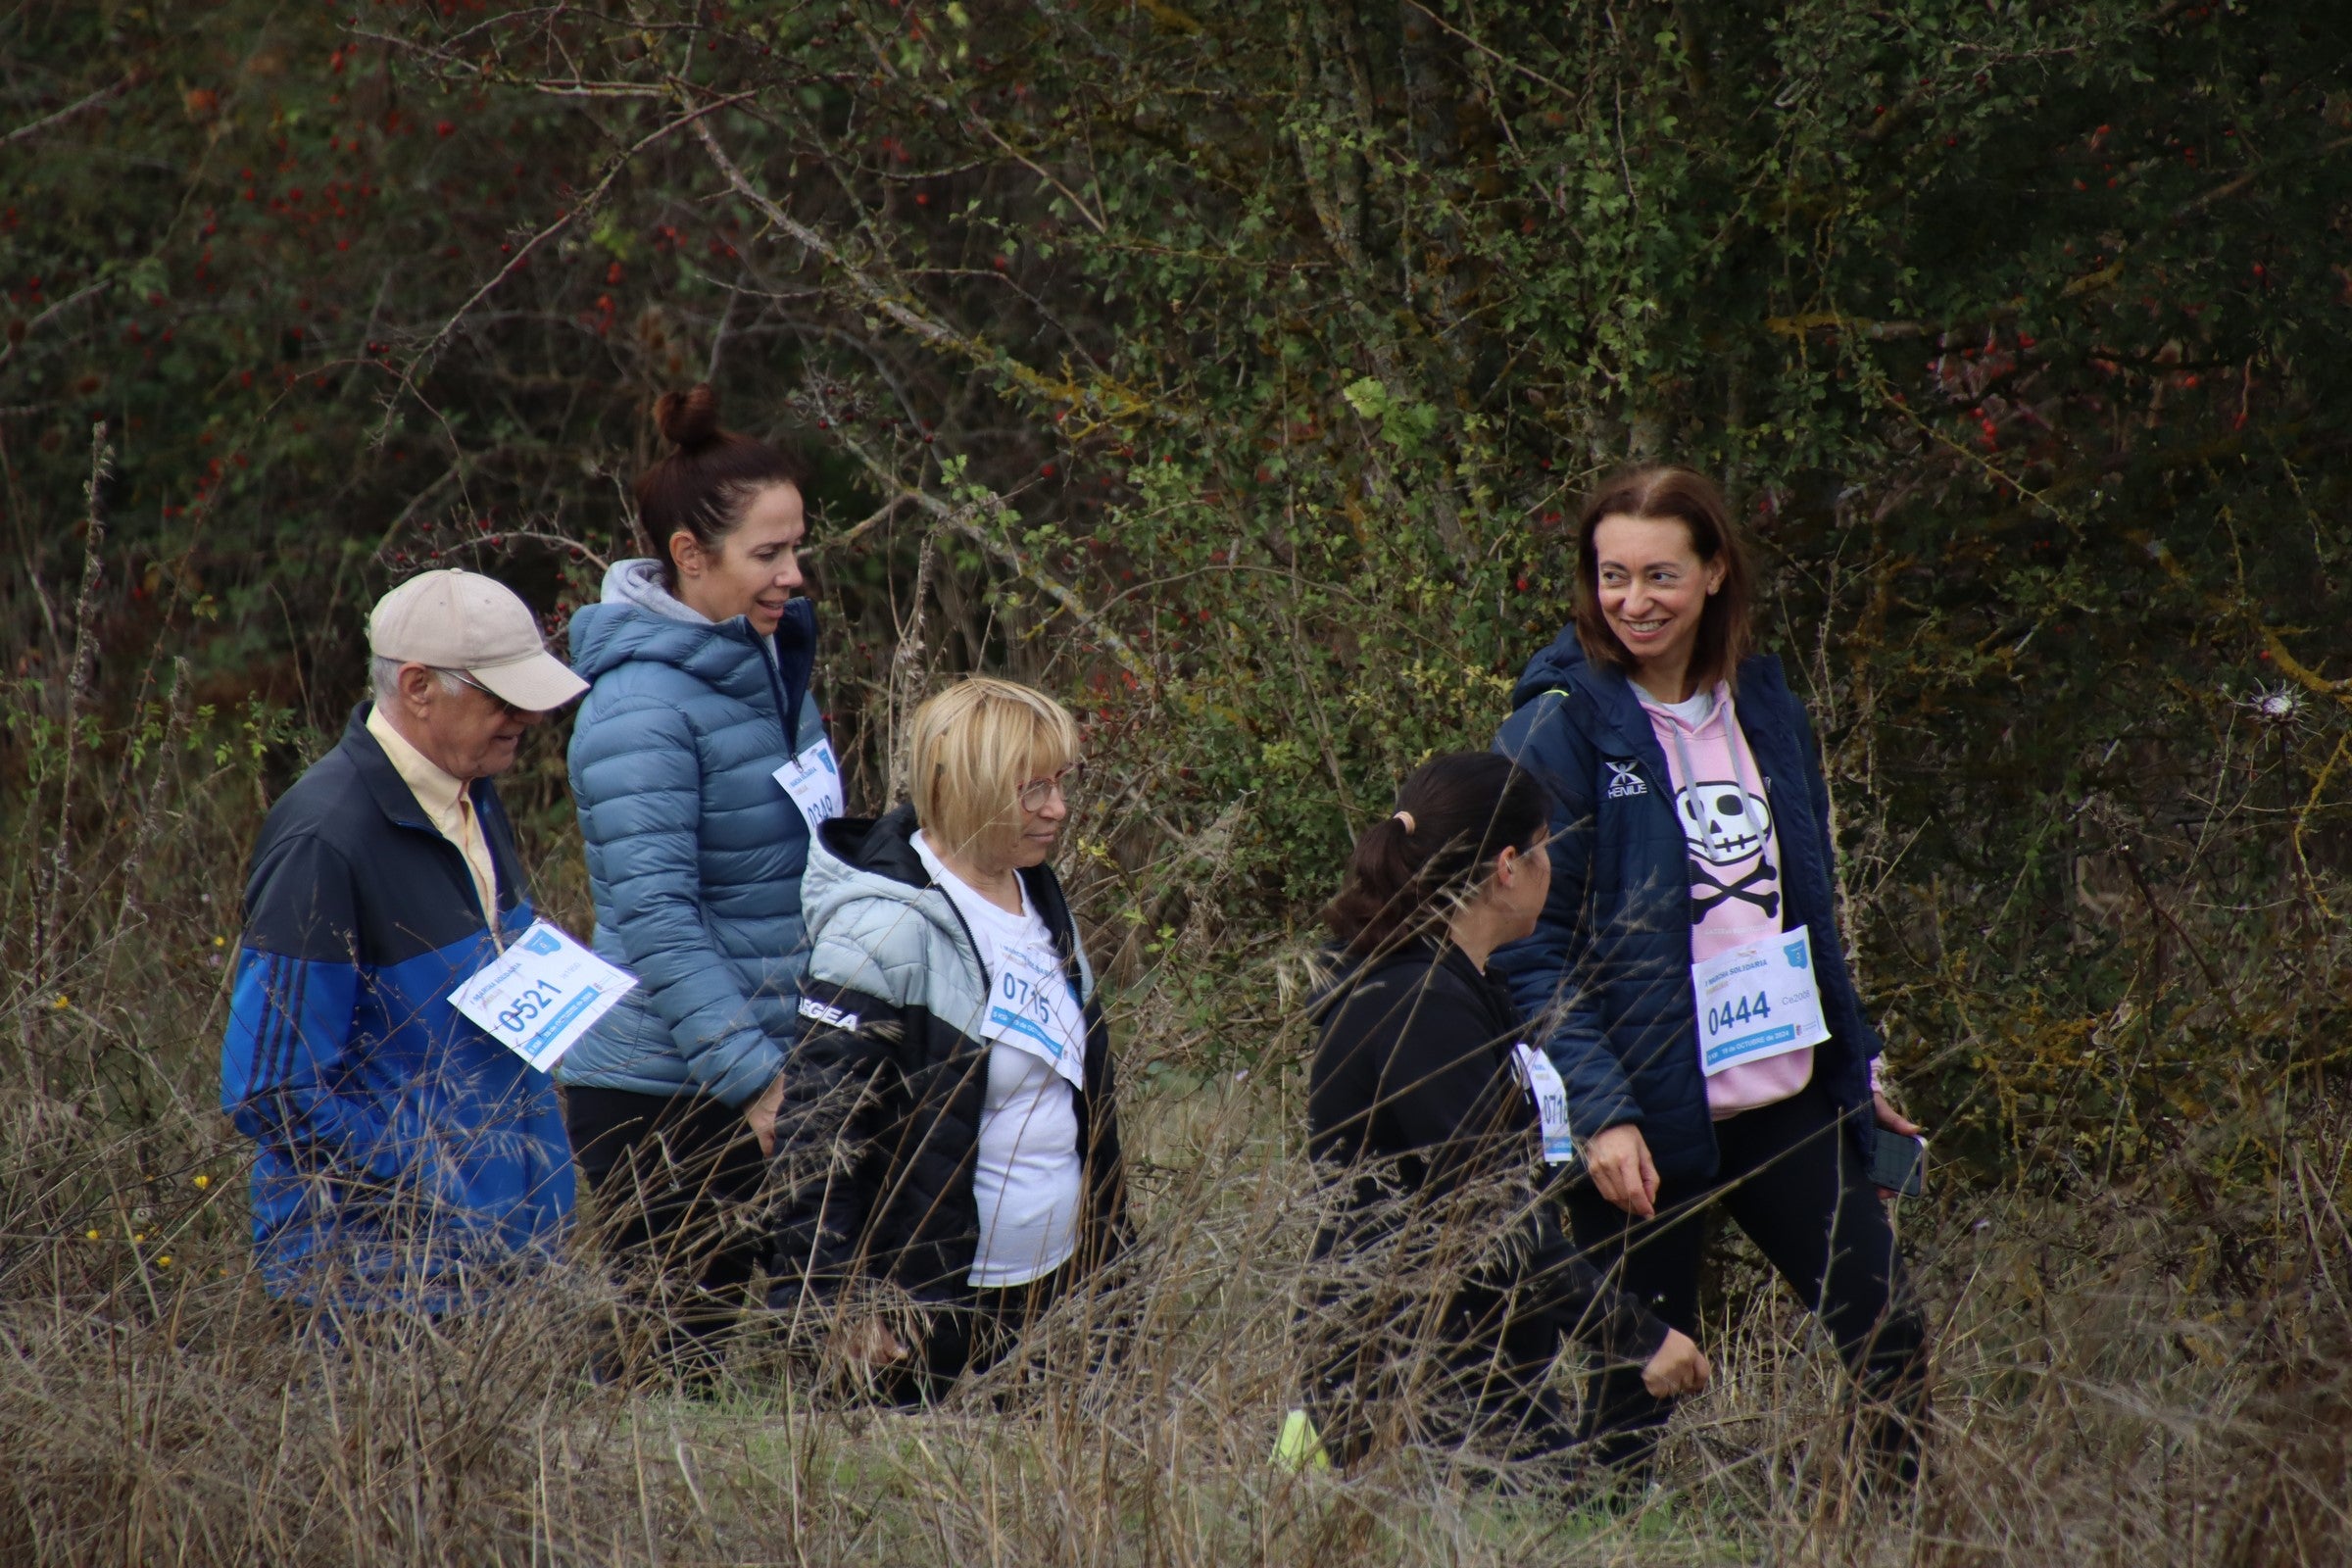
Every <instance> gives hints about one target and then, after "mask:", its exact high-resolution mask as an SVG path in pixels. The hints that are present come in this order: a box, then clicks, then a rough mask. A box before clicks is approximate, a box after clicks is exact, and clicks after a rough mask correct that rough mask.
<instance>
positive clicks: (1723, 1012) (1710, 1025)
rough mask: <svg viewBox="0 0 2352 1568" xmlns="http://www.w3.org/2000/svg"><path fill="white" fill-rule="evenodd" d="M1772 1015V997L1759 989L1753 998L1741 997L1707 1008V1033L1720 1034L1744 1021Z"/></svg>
mask: <svg viewBox="0 0 2352 1568" xmlns="http://www.w3.org/2000/svg"><path fill="white" fill-rule="evenodd" d="M1771 1016H1772V999H1771V998H1769V997H1767V996H1766V995H1765V994H1764V993H1763V992H1761V991H1759V992H1757V993H1756V994H1755V996H1754V997H1753V998H1749V997H1739V998H1736V999H1734V1000H1733V1001H1730V1002H1727V1003H1724V1004H1723V1005H1721V1006H1717V1007H1709V1008H1708V1009H1707V1033H1709V1034H1712V1035H1719V1034H1721V1033H1723V1032H1724V1031H1725V1030H1726V1029H1736V1028H1738V1027H1739V1026H1740V1025H1741V1024H1743V1023H1752V1022H1755V1021H1756V1020H1758V1019H1762V1018H1769V1017H1771Z"/></svg>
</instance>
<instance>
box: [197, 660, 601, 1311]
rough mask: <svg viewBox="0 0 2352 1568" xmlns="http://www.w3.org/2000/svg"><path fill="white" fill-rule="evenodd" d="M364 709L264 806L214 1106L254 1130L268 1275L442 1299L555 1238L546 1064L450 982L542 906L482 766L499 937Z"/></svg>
mask: <svg viewBox="0 0 2352 1568" xmlns="http://www.w3.org/2000/svg"><path fill="white" fill-rule="evenodd" d="M367 715H368V708H367V706H366V705H362V706H361V708H360V709H359V710H358V711H356V712H354V713H353V715H352V718H351V723H350V725H349V726H348V727H347V728H346V729H345V730H344V732H343V739H342V741H341V743H340V744H338V745H337V746H336V747H335V749H334V750H333V751H331V752H329V753H327V754H326V756H324V757H322V758H320V759H319V761H318V762H317V763H316V764H314V765H313V766H312V767H311V769H310V770H309V771H308V772H306V773H305V774H303V776H302V777H301V778H300V779H299V780H297V781H296V783H295V784H294V787H293V788H292V789H290V790H288V791H287V792H286V793H285V794H284V796H282V797H281V798H280V799H279V800H278V802H277V804H276V805H275V806H274V807H273V808H271V809H270V816H269V820H268V821H267V822H265V823H264V824H263V827H262V836H261V842H260V843H259V844H258V845H257V846H256V847H255V849H254V854H253V869H252V873H251V877H250V879H249V880H248V881H247V883H246V887H245V938H244V945H243V948H242V951H240V952H239V954H238V956H237V976H236V989H235V993H234V995H233V997H232V999H231V1001H230V1004H229V1018H228V1033H227V1036H226V1038H225V1039H223V1040H222V1041H221V1108H222V1109H223V1110H225V1111H227V1112H228V1114H229V1116H230V1117H231V1118H232V1119H233V1120H234V1121H235V1122H236V1124H237V1127H238V1129H239V1130H240V1131H242V1132H244V1133H245V1134H246V1135H247V1136H249V1137H251V1138H252V1139H253V1140H254V1141H255V1143H256V1144H258V1145H259V1146H260V1152H259V1153H258V1155H257V1157H256V1158H255V1161H254V1167H253V1237H254V1249H255V1251H256V1252H257V1253H258V1255H259V1257H260V1260H261V1264H262V1268H263V1272H264V1276H265V1278H266V1279H267V1281H268V1283H269V1286H270V1290H271V1292H272V1293H273V1294H276V1295H280V1296H291V1297H295V1298H297V1299H317V1298H318V1296H319V1293H320V1292H321V1291H322V1290H326V1289H330V1288H331V1290H332V1293H333V1296H334V1298H335V1299H338V1300H347V1301H357V1302H360V1303H362V1304H365V1303H366V1302H367V1301H368V1299H371V1298H373V1299H379V1300H381V1301H383V1302H385V1303H389V1302H391V1301H394V1300H397V1301H400V1302H403V1303H405V1304H411V1305H421V1306H425V1307H427V1308H438V1307H440V1306H445V1305H448V1304H451V1303H452V1302H453V1300H454V1299H456V1297H457V1293H458V1292H459V1291H461V1290H462V1288H463V1282H462V1280H461V1279H460V1278H459V1276H460V1274H461V1273H471V1272H473V1271H475V1270H490V1271H497V1270H500V1269H503V1268H510V1267H512V1266H513V1265H514V1264H515V1263H516V1262H518V1261H522V1262H529V1261H537V1260H541V1259H544V1258H545V1257H547V1256H549V1255H552V1253H553V1251H554V1250H555V1248H556V1246H557V1245H558V1243H559V1242H560V1240H561V1238H562V1234H563V1230H564V1222H565V1220H566V1218H567V1217H568V1216H569V1214H570V1212H571V1206H572V1171H571V1150H570V1146H569V1144H568V1143H567V1142H566V1140H565V1138H564V1117H563V1112H562V1110H561V1109H560V1108H559V1106H558V1104H557V1101H556V1089H555V1084H554V1082H553V1080H551V1079H550V1078H549V1077H548V1076H547V1074H545V1073H542V1072H538V1071H535V1070H533V1069H532V1067H531V1066H530V1065H529V1064H528V1063H527V1062H525V1061H524V1060H523V1059H522V1058H521V1057H520V1056H517V1055H515V1054H514V1053H513V1052H511V1051H509V1050H507V1049H506V1048H505V1047H503V1046H501V1045H499V1044H498V1043H497V1042H496V1041H494V1040H492V1039H491V1038H490V1036H489V1035H487V1034H485V1033H484V1032H483V1031H482V1030H481V1029H479V1028H477V1027H476V1026H475V1025H474V1024H473V1023H472V1022H470V1021H469V1020H468V1019H466V1016H465V1015H464V1014H462V1013H460V1012H459V1011H458V1010H457V1007H456V1006H455V1005H454V1003H453V1001H452V995H453V993H454V992H455V991H456V989H457V988H458V986H459V985H460V984H461V983H462V982H464V981H465V980H466V979H468V978H469V977H471V976H472V975H473V974H474V973H475V971H477V970H478V969H480V968H481V967H482V965H483V964H484V963H486V962H488V961H489V959H490V958H491V957H492V956H494V955H495V954H496V952H497V951H498V948H499V946H503V943H504V942H506V941H512V940H513V939H514V938H515V937H516V936H519V935H520V934H521V933H522V932H523V931H524V930H525V929H527V928H528V927H529V925H530V924H531V921H532V919H533V914H532V910H531V906H530V901H529V899H528V898H527V897H526V896H525V894H524V892H523V879H522V869H521V865H520V862H519V861H518V860H517V859H516V858H515V833H514V828H513V825H512V824H511V823H510V822H509V821H508V820H507V813H506V809H505V808H504V807H503V806H502V805H500V803H499V799H498V792H497V791H496V790H495V789H494V788H492V787H491V784H490V781H489V780H487V779H477V780H475V781H474V782H473V783H472V784H471V785H470V786H469V791H470V794H471V796H472V800H473V809H474V811H475V813H476V819H477V820H478V821H479V822H480V824H481V828H482V834H483V837H484V838H485V839H486V840H487V841H488V843H489V846H490V854H491V858H492V861H493V863H494V865H495V866H496V868H497V873H498V903H499V908H498V919H499V928H500V931H501V932H502V933H503V937H502V942H501V943H499V944H494V943H493V942H492V940H491V935H490V928H489V925H488V922H487V921H486V920H485V918H484V916H483V911H482V907H481V900H480V898H479V896H478V895H477V894H476V893H475V891H474V885H473V879H472V876H471V874H470V873H469V872H468V871H467V869H466V861H465V858H464V857H463V856H462V855H461V854H460V853H459V850H458V847H457V846H456V845H454V844H452V843H450V842H449V840H447V839H445V838H443V837H442V836H441V834H440V833H439V832H438V831H437V830H436V829H435V828H434V827H433V825H432V824H431V822H429V821H428V820H426V818H425V814H424V811H423V809H422V808H420V807H419V806H418V805H417V798H416V796H415V795H414V794H412V793H411V792H410V790H409V787H408V785H407V784H406V783H405V782H403V781H402V779H401V777H400V774H399V773H398V772H396V771H395V770H394V769H393V766H392V763H391V761H390V760H389V759H387V758H386V757H385V756H384V751H383V748H382V747H381V746H379V745H377V744H376V741H375V738H374V737H373V736H372V735H369V734H368V730H367V725H366V720H367Z"/></svg>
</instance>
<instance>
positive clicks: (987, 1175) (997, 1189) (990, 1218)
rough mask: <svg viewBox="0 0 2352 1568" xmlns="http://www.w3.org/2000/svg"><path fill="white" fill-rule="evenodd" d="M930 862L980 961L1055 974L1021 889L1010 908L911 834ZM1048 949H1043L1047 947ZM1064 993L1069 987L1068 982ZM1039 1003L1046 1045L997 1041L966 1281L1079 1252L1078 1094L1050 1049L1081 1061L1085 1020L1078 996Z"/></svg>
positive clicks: (1024, 1274)
mask: <svg viewBox="0 0 2352 1568" xmlns="http://www.w3.org/2000/svg"><path fill="white" fill-rule="evenodd" d="M914 853H915V854H916V855H918V856H920V857H921V858H922V862H923V868H924V869H925V870H927V871H929V872H930V873H931V879H932V880H933V881H935V882H937V883H938V884H939V885H940V887H941V888H943V889H945V890H946V892H947V895H948V897H949V898H950V899H951V900H953V901H954V902H955V905H956V910H957V912H958V913H960V914H961V915H962V916H963V919H964V923H965V924H966V925H968V926H970V927H971V929H972V940H973V941H974V942H975V943H977V944H978V945H979V948H980V964H981V967H982V968H983V969H985V970H986V971H987V972H988V976H989V979H990V981H991V982H992V996H991V1005H992V1006H993V1005H994V1004H995V1000H996V999H995V997H994V995H993V989H994V982H996V981H997V980H998V979H999V978H1000V976H1001V974H1002V973H1003V972H1005V969H1006V966H1007V964H1009V963H1017V965H1018V967H1019V968H1020V969H1022V970H1026V971H1033V972H1042V973H1045V974H1050V975H1054V976H1056V977H1058V975H1059V973H1060V970H1061V955H1060V952H1059V950H1057V949H1056V948H1055V947H1054V934H1053V932H1051V931H1049V930H1047V929H1046V922H1045V920H1044V919H1043V918H1042V917H1041V916H1040V915H1039V914H1038V912H1037V910H1036V909H1035V908H1034V907H1031V906H1030V905H1029V904H1028V901H1027V899H1026V898H1025V897H1024V899H1023V901H1022V908H1021V912H1020V913H1019V914H1008V913H1006V912H1005V910H1003V909H1000V908H998V907H996V906H995V905H993V904H991V903H989V902H988V900H987V899H985V898H983V897H981V895H980V893H979V891H978V890H977V889H975V888H973V887H972V886H971V885H970V884H969V883H967V882H965V881H964V880H963V879H962V878H961V877H959V876H957V875H956V873H955V872H953V871H951V870H949V869H948V867H947V863H946V862H945V861H943V860H942V859H940V858H939V857H938V856H937V855H936V854H934V853H933V852H932V849H931V846H930V845H929V844H927V843H925V842H924V841H923V835H922V834H921V833H919V832H918V833H916V834H915V835H914ZM1041 950H1042V951H1041ZM1062 989H1063V990H1064V991H1067V989H1068V987H1067V986H1066V985H1065V986H1063V987H1062ZM1048 1000H1049V1001H1050V1002H1052V1003H1054V1004H1056V1005H1050V1006H1047V1007H1043V1008H1041V1009H1040V1015H1041V1016H1040V1028H1041V1030H1042V1033H1043V1035H1044V1037H1045V1040H1046V1042H1047V1043H1044V1044H1040V1045H1039V1046H1037V1047H1035V1048H1032V1047H1029V1046H1026V1045H1023V1044H1021V1043H1020V1039H1021V1037H1020V1036H1017V1035H1016V1036H1009V1037H1007V1038H1005V1039H1000V1040H993V1041H991V1042H990V1045H989V1051H988V1091H987V1094H986V1097H985V1098H984V1099H983V1100H982V1102H981V1107H980V1148H979V1152H978V1154H977V1157H976V1158H975V1160H974V1162H973V1167H972V1198H973V1201H975V1202H976V1203H977V1205H978V1206H979V1210H980V1246H979V1250H977V1251H975V1252H974V1253H973V1254H972V1271H971V1273H970V1274H968V1275H966V1276H965V1279H966V1280H967V1281H968V1283H970V1284H973V1285H980V1286H987V1287H991V1288H998V1289H1001V1288H1003V1287H1005V1286H1008V1285H1026V1284H1027V1283H1029V1282H1030V1281H1031V1280H1034V1279H1038V1278H1040V1277H1042V1276H1044V1275H1047V1274H1051V1273H1053V1272H1054V1270H1055V1269H1057V1268H1059V1267H1061V1265H1062V1264H1063V1263H1065V1262H1067V1261H1068V1260H1069V1256H1070V1254H1071V1253H1072V1252H1074V1251H1076V1250H1078V1204H1079V1199H1080V1194H1081V1190H1082V1188H1083V1185H1084V1172H1083V1169H1082V1166H1081V1162H1080V1159H1079V1154H1078V1102H1077V1098H1076V1094H1075V1091H1073V1089H1072V1088H1071V1086H1070V1082H1069V1080H1068V1079H1067V1078H1065V1077H1064V1076H1063V1075H1062V1074H1061V1072H1059V1071H1056V1070H1055V1066H1054V1062H1053V1061H1050V1060H1048V1059H1047V1057H1048V1054H1050V1053H1053V1052H1054V1051H1056V1050H1058V1052H1059V1054H1061V1055H1062V1059H1063V1060H1065V1061H1066V1062H1068V1063H1069V1064H1071V1065H1073V1066H1076V1065H1078V1064H1080V1063H1082V1062H1083V1061H1084V1060H1085V1056H1086V1023H1085V1019H1084V1017H1083V1015H1082V1014H1081V1013H1080V1012H1079V1011H1078V1006H1077V1003H1076V1000H1075V999H1067V1000H1068V1005H1066V1006H1063V1005H1057V1004H1059V1003H1060V1002H1062V1001H1063V1000H1064V999H1062V998H1058V997H1050V998H1049V999H1048Z"/></svg>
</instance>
